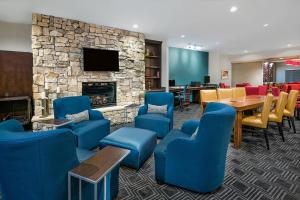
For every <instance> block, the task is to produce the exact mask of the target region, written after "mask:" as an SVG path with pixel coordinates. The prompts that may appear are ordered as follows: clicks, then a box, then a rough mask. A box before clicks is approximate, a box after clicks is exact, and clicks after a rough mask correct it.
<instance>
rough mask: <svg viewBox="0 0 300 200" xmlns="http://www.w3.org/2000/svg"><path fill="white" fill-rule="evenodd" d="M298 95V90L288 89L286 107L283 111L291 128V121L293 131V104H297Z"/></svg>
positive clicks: (294, 129)
mask: <svg viewBox="0 0 300 200" xmlns="http://www.w3.org/2000/svg"><path fill="white" fill-rule="evenodd" d="M298 95H299V91H298V90H291V91H290V93H289V96H288V100H287V104H286V107H285V109H284V111H283V116H284V117H286V118H287V119H288V122H289V126H290V128H291V122H292V126H293V131H294V133H296V128H295V120H294V113H295V106H296V104H297V98H298Z"/></svg>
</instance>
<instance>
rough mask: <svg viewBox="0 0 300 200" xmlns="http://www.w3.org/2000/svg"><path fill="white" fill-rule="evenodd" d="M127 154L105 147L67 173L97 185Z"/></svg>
mask: <svg viewBox="0 0 300 200" xmlns="http://www.w3.org/2000/svg"><path fill="white" fill-rule="evenodd" d="M129 153H130V150H128V149H123V148H118V147H113V146H107V147H105V148H103V149H102V150H100V151H98V152H97V153H96V154H95V155H94V156H93V157H91V158H90V159H88V160H86V161H84V162H82V163H81V164H80V165H79V166H77V167H75V168H74V169H72V170H71V171H69V174H70V175H72V176H74V177H77V178H80V179H82V180H85V181H87V182H90V183H93V184H94V183H98V182H99V181H100V180H101V179H102V178H103V177H104V176H105V175H106V174H107V173H109V172H110V171H111V170H112V169H113V168H114V167H115V166H116V165H117V164H119V163H120V162H121V161H122V160H123V159H124V158H125V157H126V156H127V155H128V154H129Z"/></svg>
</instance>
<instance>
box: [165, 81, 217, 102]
mask: <svg viewBox="0 0 300 200" xmlns="http://www.w3.org/2000/svg"><path fill="white" fill-rule="evenodd" d="M216 88H217V87H216V86H214V85H211V86H209V85H208V86H188V87H187V89H188V90H190V91H191V93H192V95H193V103H200V90H207V89H216ZM183 89H184V86H173V87H170V88H169V91H170V92H180V91H182V90H183Z"/></svg>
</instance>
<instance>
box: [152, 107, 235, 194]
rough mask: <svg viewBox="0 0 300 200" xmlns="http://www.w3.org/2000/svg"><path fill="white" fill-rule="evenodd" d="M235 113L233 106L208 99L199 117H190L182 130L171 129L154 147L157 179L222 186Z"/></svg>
mask: <svg viewBox="0 0 300 200" xmlns="http://www.w3.org/2000/svg"><path fill="white" fill-rule="evenodd" d="M235 115H236V111H235V109H234V108H232V107H231V106H228V105H225V104H221V103H209V104H208V105H207V107H206V109H205V113H204V114H203V116H202V118H201V119H200V121H199V120H188V121H186V122H185V123H184V124H183V125H182V127H181V130H176V129H174V130H172V131H171V132H170V133H169V134H168V135H167V136H166V137H165V138H164V139H163V140H162V141H161V142H160V143H159V144H158V145H157V146H156V148H155V150H154V156H155V178H156V180H157V181H158V182H159V183H167V184H171V185H176V186H179V187H182V188H186V189H189V190H192V191H195V192H204V193H205V192H212V191H214V190H216V189H217V188H219V187H220V186H221V185H222V184H223V181H224V173H225V163H226V154H227V149H228V144H229V142H230V136H231V133H232V128H233V124H234V120H235ZM197 127H198V132H197V135H193V136H192V134H193V133H194V132H195V131H196V130H197Z"/></svg>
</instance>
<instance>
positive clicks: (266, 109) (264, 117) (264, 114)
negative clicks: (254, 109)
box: [261, 94, 273, 128]
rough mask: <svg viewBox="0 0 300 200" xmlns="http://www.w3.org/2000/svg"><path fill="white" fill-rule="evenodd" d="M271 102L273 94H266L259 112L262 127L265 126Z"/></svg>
mask: <svg viewBox="0 0 300 200" xmlns="http://www.w3.org/2000/svg"><path fill="white" fill-rule="evenodd" d="M272 104H273V95H272V94H268V95H267V96H266V98H265V102H264V105H263V108H262V112H261V121H262V125H263V128H267V125H268V119H269V114H270V110H271V107H272Z"/></svg>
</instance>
